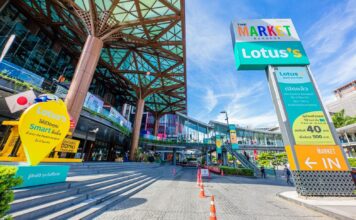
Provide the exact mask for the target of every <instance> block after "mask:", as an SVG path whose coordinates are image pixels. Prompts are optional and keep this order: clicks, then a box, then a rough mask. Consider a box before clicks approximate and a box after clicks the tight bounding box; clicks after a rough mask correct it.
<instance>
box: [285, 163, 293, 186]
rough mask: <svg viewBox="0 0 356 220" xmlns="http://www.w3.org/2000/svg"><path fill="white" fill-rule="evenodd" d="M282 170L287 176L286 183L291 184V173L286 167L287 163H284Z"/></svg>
mask: <svg viewBox="0 0 356 220" xmlns="http://www.w3.org/2000/svg"><path fill="white" fill-rule="evenodd" d="M284 170H285V172H286V176H287V184H290V185H293V183H292V181H291V180H290V176H291V174H292V173H291V172H290V170H289V169H288V167H287V165H285V168H284Z"/></svg>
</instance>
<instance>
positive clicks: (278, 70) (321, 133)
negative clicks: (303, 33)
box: [273, 66, 336, 145]
mask: <svg viewBox="0 0 356 220" xmlns="http://www.w3.org/2000/svg"><path fill="white" fill-rule="evenodd" d="M273 70H274V74H275V76H276V79H277V84H278V88H279V90H280V93H281V97H282V101H283V103H284V107H285V111H286V114H287V118H288V121H289V124H290V128H291V130H292V133H293V136H294V139H295V143H296V144H297V145H335V144H336V143H335V141H334V138H333V135H332V133H331V130H330V127H329V125H328V123H327V120H326V116H325V114H324V112H323V109H322V105H321V103H320V101H319V98H318V95H317V92H316V90H315V88H314V85H313V83H312V81H311V79H310V76H309V71H308V69H307V67H305V66H294V67H292V66H289V67H287V66H285V67H273Z"/></svg>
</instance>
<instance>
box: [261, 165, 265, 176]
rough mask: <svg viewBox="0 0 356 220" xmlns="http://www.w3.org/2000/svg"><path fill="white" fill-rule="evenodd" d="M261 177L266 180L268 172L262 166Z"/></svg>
mask: <svg viewBox="0 0 356 220" xmlns="http://www.w3.org/2000/svg"><path fill="white" fill-rule="evenodd" d="M261 177H262V178H263V179H265V178H266V171H265V167H264V166H261Z"/></svg>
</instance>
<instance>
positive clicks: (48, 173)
mask: <svg viewBox="0 0 356 220" xmlns="http://www.w3.org/2000/svg"><path fill="white" fill-rule="evenodd" d="M68 171H69V166H57V165H50V166H46V165H40V166H17V172H16V176H19V177H21V178H22V180H23V182H22V184H21V185H19V186H17V187H15V188H23V187H28V186H37V185H45V184H51V183H60V182H65V181H66V178H67V174H68Z"/></svg>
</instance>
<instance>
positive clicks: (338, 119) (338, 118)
mask: <svg viewBox="0 0 356 220" xmlns="http://www.w3.org/2000/svg"><path fill="white" fill-rule="evenodd" d="M332 120H333V123H334V125H335V127H336V128H340V127H343V126H346V125H350V124H353V123H356V117H351V116H347V115H345V110H344V109H343V110H341V111H339V112H336V113H334V114H333V115H332Z"/></svg>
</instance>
